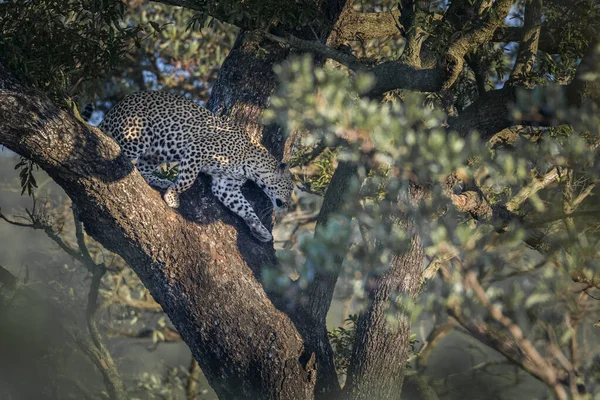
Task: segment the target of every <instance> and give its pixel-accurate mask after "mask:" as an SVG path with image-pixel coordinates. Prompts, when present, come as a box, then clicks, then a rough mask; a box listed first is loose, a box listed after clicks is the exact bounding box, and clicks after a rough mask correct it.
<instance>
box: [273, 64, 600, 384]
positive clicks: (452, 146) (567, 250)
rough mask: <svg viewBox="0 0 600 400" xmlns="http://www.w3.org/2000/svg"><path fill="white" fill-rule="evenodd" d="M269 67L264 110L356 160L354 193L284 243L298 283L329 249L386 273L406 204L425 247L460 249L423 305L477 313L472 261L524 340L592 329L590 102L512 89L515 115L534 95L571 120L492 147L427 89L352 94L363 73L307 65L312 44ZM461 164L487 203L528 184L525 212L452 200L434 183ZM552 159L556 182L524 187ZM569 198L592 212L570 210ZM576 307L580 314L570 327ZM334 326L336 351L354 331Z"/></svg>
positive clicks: (598, 224)
mask: <svg viewBox="0 0 600 400" xmlns="http://www.w3.org/2000/svg"><path fill="white" fill-rule="evenodd" d="M276 72H277V74H278V76H279V80H280V85H279V86H278V89H277V91H276V93H275V94H274V96H273V98H272V101H271V107H270V109H269V110H268V111H267V112H266V113H265V121H266V122H268V123H273V122H276V123H279V124H281V125H282V126H283V127H284V128H285V129H286V130H287V131H288V132H293V131H296V130H300V131H309V132H312V133H311V135H309V136H308V137H305V138H304V139H303V140H304V142H305V144H306V145H309V146H314V144H315V143H324V144H326V145H333V144H335V143H339V142H340V141H342V143H344V145H343V146H341V147H338V150H337V157H338V159H339V160H354V161H356V162H358V163H359V165H361V166H362V168H360V169H359V173H360V175H361V181H362V184H361V189H360V192H359V193H360V196H359V198H356V199H349V200H348V201H347V202H346V205H345V208H344V209H342V210H340V211H339V215H338V217H334V218H332V219H331V220H330V221H329V223H328V225H327V226H326V227H325V228H324V229H323V230H321V231H320V232H317V234H316V236H315V237H314V238H307V239H303V240H301V242H300V246H299V250H300V252H301V256H299V255H297V254H295V253H294V251H289V252H288V254H286V253H285V252H282V260H284V262H285V263H292V264H294V266H295V268H296V269H297V271H298V274H299V275H300V276H299V278H298V282H300V286H301V287H304V286H306V285H307V284H308V282H310V280H311V279H312V277H313V276H315V270H316V269H317V268H318V269H326V270H327V269H328V268H332V267H333V265H335V262H336V261H335V255H336V254H337V255H343V257H344V267H343V274H342V275H343V276H345V277H347V278H349V279H355V278H356V277H357V276H359V277H364V276H373V275H379V274H383V273H385V271H386V270H387V268H388V265H389V263H390V261H391V257H392V256H393V255H394V254H398V253H402V252H403V251H405V250H406V248H407V247H406V246H407V244H408V242H407V239H408V238H407V232H406V230H405V229H404V227H403V226H399V225H397V224H396V223H395V221H396V219H395V218H393V217H392V218H390V216H394V215H398V213H400V212H401V213H402V214H404V215H407V216H409V218H410V220H411V221H414V228H415V230H416V232H418V233H419V235H420V238H421V240H422V243H423V246H424V247H425V250H426V254H427V256H428V257H429V258H430V259H433V258H436V257H441V258H444V257H449V259H453V260H456V263H454V262H453V263H452V265H454V268H452V269H451V271H453V272H451V275H450V278H448V279H447V281H446V284H447V285H448V286H447V287H446V288H445V289H444V290H447V291H448V292H447V295H443V296H435V297H434V300H433V303H429V305H428V306H427V307H426V310H427V311H428V312H433V313H436V314H437V313H439V314H440V315H441V316H443V315H445V313H446V311H445V310H446V309H447V307H449V306H450V305H451V304H460V308H461V309H462V312H464V313H465V314H466V315H469V316H474V315H480V314H481V313H482V312H484V313H485V311H484V310H482V308H481V306H480V301H481V300H480V299H479V298H477V297H476V296H475V295H474V293H473V292H472V291H470V290H468V289H467V286H466V285H467V283H466V282H465V281H464V276H465V274H466V273H467V271H470V270H474V271H477V274H478V275H477V276H478V277H479V279H481V284H482V285H483V286H484V287H485V291H486V295H487V296H489V297H490V299H491V301H493V302H494V303H499V304H502V309H503V312H504V313H505V314H506V315H507V316H509V317H510V318H514V320H515V321H519V322H521V323H524V324H525V326H527V328H526V329H527V330H528V335H531V336H532V340H545V339H544V338H547V335H555V336H556V340H557V344H558V346H559V347H561V348H562V347H568V346H569V345H570V343H571V342H570V340H577V342H578V343H579V342H580V341H581V340H582V338H583V337H584V336H586V335H590V334H592V330H593V329H595V328H593V327H592V326H593V323H595V322H596V320H595V319H594V318H593V317H592V318H590V317H591V315H592V314H591V313H592V312H594V310H596V312H597V311H598V309H599V307H600V304H598V302H597V301H594V298H595V297H590V296H597V292H598V289H597V288H598V281H597V278H596V277H597V274H598V273H599V272H600V263H599V261H598V260H600V252H599V249H600V218H599V217H600V209H599V208H598V207H597V204H598V203H597V194H596V193H597V192H595V191H594V188H595V185H596V182H598V180H599V179H600V164H599V163H598V153H597V150H596V146H597V144H598V143H599V142H600V117H599V114H598V113H597V110H596V109H595V107H594V106H589V108H584V109H580V110H570V109H568V107H566V106H565V104H566V103H565V95H564V92H563V90H562V88H560V87H558V86H545V87H538V88H536V89H535V90H533V91H530V92H526V91H519V95H518V101H517V104H516V105H515V107H514V109H513V113H514V114H515V116H516V117H517V118H518V117H520V115H521V114H527V113H531V112H534V111H536V110H538V109H540V108H542V107H543V108H544V109H545V110H550V112H552V113H556V114H557V115H558V118H560V119H561V120H568V121H569V122H570V128H568V129H567V128H565V127H559V128H537V129H535V131H536V134H535V135H533V136H535V140H532V137H525V136H526V135H524V136H523V137H520V138H517V140H516V142H514V143H513V144H512V146H510V147H506V148H494V149H492V148H491V147H490V145H489V144H487V143H486V142H484V141H482V140H481V139H480V138H479V136H478V135H476V134H473V135H469V136H467V137H460V136H459V135H457V134H455V133H453V132H447V131H446V129H445V128H444V123H443V122H444V114H443V113H442V112H441V111H440V110H439V109H438V108H436V107H434V106H432V104H431V103H430V101H429V100H428V99H427V98H425V97H424V96H421V95H417V94H408V93H407V94H405V95H404V96H403V99H402V101H401V102H387V103H379V102H377V101H373V100H369V99H366V98H363V97H360V96H359V94H360V93H363V92H364V91H365V90H366V89H367V88H368V87H369V85H370V82H371V79H370V77H369V76H362V75H360V74H359V75H355V76H353V77H352V78H349V77H348V76H347V75H346V74H345V73H344V72H343V71H341V70H338V69H335V68H327V67H325V68H321V67H316V66H314V65H313V62H312V59H311V58H310V57H307V56H306V57H299V58H292V59H290V60H288V61H286V62H284V63H283V64H282V65H281V66H279V67H278V68H277V69H276ZM365 149H366V150H365ZM367 156H368V159H369V160H370V163H369V164H365V157H367ZM457 170H464V171H466V173H467V175H468V176H469V177H471V178H472V179H473V180H474V181H475V182H476V183H477V185H478V186H479V187H480V188H481V190H482V191H483V192H484V193H486V194H487V195H488V196H490V197H495V200H494V201H495V203H505V202H509V201H510V200H512V199H514V198H515V196H516V195H517V194H520V193H525V195H524V198H523V201H522V202H520V203H519V205H518V206H517V207H515V211H516V212H517V213H518V215H519V216H520V218H518V219H513V220H511V221H510V223H508V225H507V226H505V227H503V228H502V229H498V228H497V227H496V226H494V223H493V221H487V223H486V221H474V220H473V219H472V217H470V216H469V215H463V214H461V213H460V212H459V211H458V210H457V208H456V207H455V206H454V205H453V204H452V203H451V201H450V197H449V196H448V195H447V194H446V192H445V187H444V185H443V184H442V183H443V182H445V180H446V179H447V177H449V176H451V175H452V174H453V173H454V171H457ZM557 170H558V171H559V173H558V175H557V178H556V180H555V181H554V182H550V183H549V184H548V185H547V186H544V187H542V188H541V190H535V191H531V192H527V190H530V189H529V188H530V187H531V186H532V185H534V186H535V185H536V184H537V182H538V181H539V180H540V179H541V178H542V177H543V176H544V175H546V174H552V173H555V171H557ZM409 180H412V181H414V182H419V184H420V185H422V186H425V187H427V188H428V190H429V195H428V196H426V197H425V198H424V199H423V200H422V201H420V202H419V203H418V204H412V203H411V202H409V201H407V193H408V190H409V183H408V182H409ZM523 191H525V192H523ZM575 210H578V211H580V212H583V213H589V214H583V215H590V217H589V218H587V217H585V216H584V217H579V218H576V217H574V218H568V217H567V216H566V214H569V213H571V212H575ZM549 216H550V217H551V218H548V217H549ZM353 220H354V221H356V223H354V222H352V221H353ZM490 222H492V223H490ZM358 227H360V229H357V228H358ZM532 229H533V230H534V231H536V230H537V231H540V233H539V234H540V235H541V236H542V240H541V241H539V242H537V244H536V243H535V242H532V241H531V235H532ZM348 240H350V243H351V246H350V248H348V245H347V243H348ZM524 242H527V243H532V244H526V243H524ZM353 277H354V278H353ZM517 277H518V278H517ZM574 280H575V281H574ZM589 291H593V292H594V293H595V294H593V293H591V292H589ZM588 292H589V294H588ZM364 300H366V298H365V297H364V295H363V301H364ZM457 302H458V303H457ZM363 306H364V304H363ZM389 311H390V312H391V311H392V310H389ZM413 314H414V313H413ZM566 316H568V317H566ZM573 320H576V321H577V324H580V328H578V329H579V330H577V331H576V330H574V329H573V325H572V323H571V322H569V321H573ZM525 321H527V322H525ZM584 321H585V322H584ZM499 329H502V328H499ZM549 332H550V333H549ZM331 335H332V339H331V340H332V343H334V344H335V347H336V357H343V354H345V353H344V352H345V351H346V349H345V347H344V346H345V345H344V343H347V342H350V341H351V335H352V331H351V330H343V329H338V330H334V331H333V332H332V333H331ZM573 335H575V336H577V339H573ZM586 345H588V346H589V344H586ZM546 351H551V350H549V349H547V350H546ZM590 361H591V360H590ZM337 362H338V363H343V361H341V360H338V361H337ZM586 368H590V364H589V363H587V361H586ZM587 383H588V387H594V385H593V384H592V383H590V381H589V380H588V382H587ZM590 385H591V386H590Z"/></svg>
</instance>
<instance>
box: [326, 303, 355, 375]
mask: <svg viewBox="0 0 600 400" xmlns="http://www.w3.org/2000/svg"><path fill="white" fill-rule="evenodd" d="M344 322H345V326H340V327H338V328H334V329H332V330H331V331H329V332H327V337H328V338H329V342H330V343H331V347H332V348H333V350H334V354H333V361H334V363H335V369H336V371H337V373H338V376H345V375H346V371H347V370H348V363H349V362H350V354H351V353H352V346H353V344H354V339H355V338H356V323H357V322H358V314H354V315H349V316H348V318H346V320H345V321H344Z"/></svg>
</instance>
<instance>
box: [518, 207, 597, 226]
mask: <svg viewBox="0 0 600 400" xmlns="http://www.w3.org/2000/svg"><path fill="white" fill-rule="evenodd" d="M598 215H600V209H597V208H596V209H591V210H581V211H573V212H571V213H565V214H560V215H552V216H549V217H546V218H540V219H537V220H533V221H530V222H527V223H526V224H525V228H535V227H538V226H540V225H545V224H549V223H551V222H555V221H560V220H566V219H569V218H577V217H589V216H598Z"/></svg>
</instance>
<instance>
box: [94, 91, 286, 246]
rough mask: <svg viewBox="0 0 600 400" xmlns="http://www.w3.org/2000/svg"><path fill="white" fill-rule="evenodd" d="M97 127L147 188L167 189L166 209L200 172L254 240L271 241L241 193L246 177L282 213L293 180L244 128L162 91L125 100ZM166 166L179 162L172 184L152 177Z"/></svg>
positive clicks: (176, 203) (269, 235) (175, 204)
mask: <svg viewBox="0 0 600 400" xmlns="http://www.w3.org/2000/svg"><path fill="white" fill-rule="evenodd" d="M99 127H100V129H102V131H103V132H104V133H106V134H108V135H109V136H112V137H113V138H114V139H115V140H116V141H117V142H118V143H119V145H120V146H121V149H122V151H123V154H124V155H125V156H126V157H127V158H129V159H131V160H136V167H137V169H138V171H140V173H141V174H142V176H143V177H144V178H145V179H146V181H147V182H148V183H149V184H150V185H152V186H156V187H159V188H163V189H165V188H166V189H167V190H166V192H165V194H164V196H163V198H164V200H165V202H166V203H167V204H168V205H169V206H170V207H173V208H177V207H179V194H180V193H182V192H184V191H186V190H187V189H188V188H189V187H190V186H191V185H192V184H193V183H194V181H195V180H196V178H197V176H198V173H200V172H204V173H206V174H209V175H211V176H212V192H213V194H214V195H215V196H216V197H217V198H218V199H219V200H220V201H221V202H222V203H223V204H224V205H225V206H227V208H229V209H230V210H231V211H233V212H234V213H236V214H237V215H239V216H240V217H242V218H243V219H244V221H246V223H247V224H248V226H249V227H250V230H251V231H252V233H253V234H254V236H255V237H256V238H257V239H258V240H261V241H263V242H268V241H271V240H272V239H273V237H272V236H271V233H270V232H269V231H268V229H267V228H265V226H264V225H263V224H262V223H261V222H260V219H259V218H258V216H257V215H256V213H255V212H254V210H253V209H252V206H251V205H250V203H248V201H247V200H246V199H245V198H244V196H243V194H242V192H241V190H240V189H241V187H242V185H243V184H244V182H245V181H246V180H247V179H250V180H252V181H254V182H256V184H257V185H258V186H260V187H261V188H262V189H263V191H264V192H265V193H266V194H267V196H269V198H270V199H271V202H272V203H273V206H274V207H275V208H276V209H280V208H284V207H287V203H288V201H289V198H290V196H291V193H292V188H293V183H292V178H291V175H290V173H289V171H288V170H287V168H286V166H285V164H280V163H279V162H278V161H277V160H276V159H275V158H274V157H273V156H272V155H271V154H270V153H269V152H268V151H267V150H266V149H265V148H264V147H263V146H262V145H261V144H260V143H258V142H257V141H256V140H254V139H252V138H251V137H250V136H249V135H248V134H247V133H246V132H245V131H244V130H243V129H241V128H239V127H237V126H234V125H232V124H230V123H229V122H227V121H225V120H224V119H222V118H219V117H217V116H216V115H214V114H213V113H211V112H210V111H208V110H207V109H205V108H204V107H202V106H200V105H199V104H197V103H195V102H193V101H191V100H188V99H186V98H185V97H182V96H177V95H173V94H170V93H167V92H162V91H144V92H138V93H134V94H132V95H129V96H127V97H125V98H124V99H123V100H122V101H121V102H119V103H118V104H117V105H116V106H115V107H113V108H112V109H111V110H110V111H109V112H108V114H107V115H106V117H105V118H104V120H103V121H102V123H101V124H100V125H99ZM166 162H178V163H179V175H178V176H177V178H176V179H175V181H174V182H171V181H169V180H166V179H160V178H159V177H157V176H155V175H154V174H153V172H154V171H156V169H157V168H158V167H159V166H160V165H161V164H163V163H166Z"/></svg>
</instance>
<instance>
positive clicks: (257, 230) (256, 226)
mask: <svg viewBox="0 0 600 400" xmlns="http://www.w3.org/2000/svg"><path fill="white" fill-rule="evenodd" d="M248 226H249V227H250V231H252V234H253V235H254V237H255V238H257V239H258V240H260V241H261V242H270V241H271V240H273V235H271V232H269V230H268V229H267V228H265V227H264V225H263V224H261V223H260V222H252V223H249V224H248Z"/></svg>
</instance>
